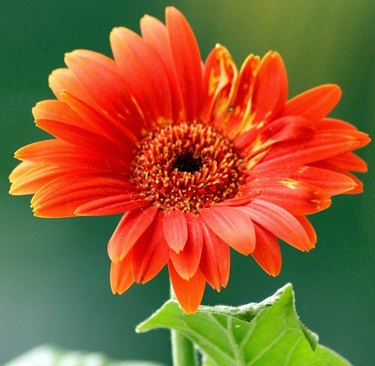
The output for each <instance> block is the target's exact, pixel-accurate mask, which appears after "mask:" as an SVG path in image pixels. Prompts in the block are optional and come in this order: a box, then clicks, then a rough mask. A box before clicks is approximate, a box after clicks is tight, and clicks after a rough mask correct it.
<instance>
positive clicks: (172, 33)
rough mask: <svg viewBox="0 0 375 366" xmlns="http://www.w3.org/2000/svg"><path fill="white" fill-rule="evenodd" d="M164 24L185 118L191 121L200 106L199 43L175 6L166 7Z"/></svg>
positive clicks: (197, 115) (198, 113) (200, 65)
mask: <svg viewBox="0 0 375 366" xmlns="http://www.w3.org/2000/svg"><path fill="white" fill-rule="evenodd" d="M166 25H167V31H168V37H169V42H170V48H171V52H172V58H173V63H174V68H175V70H176V75H177V80H178V84H179V89H180V90H181V94H182V98H183V102H184V109H185V113H184V114H185V116H186V120H187V121H194V120H196V119H197V118H198V117H199V116H200V110H201V87H202V61H201V56H200V51H199V47H198V44H197V41H196V39H195V36H194V33H193V31H192V29H191V28H190V25H189V23H188V22H187V20H186V19H185V17H184V16H183V15H182V13H181V12H180V11H178V10H177V9H176V8H174V7H171V6H169V7H167V8H166Z"/></svg>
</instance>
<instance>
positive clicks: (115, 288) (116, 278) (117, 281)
mask: <svg viewBox="0 0 375 366" xmlns="http://www.w3.org/2000/svg"><path fill="white" fill-rule="evenodd" d="M131 260H132V255H131V252H130V253H129V254H128V255H127V256H126V257H125V258H124V259H123V260H122V261H121V262H118V263H113V262H112V263H111V271H110V281H111V289H112V292H113V294H119V295H121V294H123V293H124V292H125V291H126V290H127V289H128V288H129V287H130V286H131V285H132V284H133V283H134V279H133V276H132V271H131Z"/></svg>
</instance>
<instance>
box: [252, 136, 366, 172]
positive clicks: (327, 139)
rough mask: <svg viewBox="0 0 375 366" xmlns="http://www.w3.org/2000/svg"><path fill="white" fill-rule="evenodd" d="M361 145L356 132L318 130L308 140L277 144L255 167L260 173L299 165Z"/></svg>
mask: <svg viewBox="0 0 375 366" xmlns="http://www.w3.org/2000/svg"><path fill="white" fill-rule="evenodd" d="M359 147H360V142H359V141H358V140H357V138H356V136H355V134H353V133H350V134H349V133H345V134H341V135H338V134H335V135H334V134H330V133H323V132H317V133H316V134H315V136H314V137H313V138H312V139H311V140H310V141H308V142H305V143H301V142H294V143H285V144H283V145H281V144H280V145H277V146H275V147H274V148H273V149H271V150H270V152H269V153H268V154H267V155H266V156H265V157H264V158H263V160H262V163H261V164H258V165H257V166H255V167H254V172H256V173H257V174H260V173H261V172H262V173H264V172H266V171H272V170H275V169H276V170H277V169H279V168H280V167H281V166H282V167H284V168H285V167H289V168H292V167H298V166H301V165H305V164H310V163H314V162H316V161H319V160H323V159H327V158H330V157H333V156H335V155H338V154H342V153H346V152H348V151H352V150H355V149H357V148H359Z"/></svg>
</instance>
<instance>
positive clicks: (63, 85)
mask: <svg viewBox="0 0 375 366" xmlns="http://www.w3.org/2000/svg"><path fill="white" fill-rule="evenodd" d="M48 84H49V87H50V88H51V89H52V91H53V94H55V96H56V98H57V99H58V101H59V100H60V99H61V93H62V92H67V93H69V94H73V95H74V96H75V97H76V98H78V99H80V100H82V101H83V102H85V103H87V104H89V105H95V101H94V100H93V99H92V98H91V97H90V95H88V94H87V92H86V91H85V90H84V89H83V87H82V85H81V84H80V83H79V81H78V80H77V78H76V77H75V76H74V74H73V72H72V71H71V70H69V69H63V68H61V69H56V70H53V71H52V73H51V75H50V76H49V78H48Z"/></svg>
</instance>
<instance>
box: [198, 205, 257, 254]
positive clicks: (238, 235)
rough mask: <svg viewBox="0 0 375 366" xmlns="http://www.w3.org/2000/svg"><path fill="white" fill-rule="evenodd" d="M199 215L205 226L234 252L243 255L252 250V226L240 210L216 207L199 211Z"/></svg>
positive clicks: (253, 241)
mask: <svg viewBox="0 0 375 366" xmlns="http://www.w3.org/2000/svg"><path fill="white" fill-rule="evenodd" d="M200 215H201V217H202V219H203V221H204V222H205V224H206V225H207V226H208V227H209V228H210V229H211V230H212V231H213V232H214V233H215V234H216V235H217V236H218V237H219V238H221V239H222V240H223V241H224V242H225V243H227V244H228V245H230V246H231V247H232V248H233V249H234V250H236V251H238V252H240V253H241V254H244V255H248V254H250V253H251V252H252V251H253V250H254V248H255V232H254V225H253V223H252V221H251V219H250V217H249V215H247V214H245V213H244V212H243V211H242V210H241V209H239V208H235V207H230V206H225V205H216V206H212V207H210V208H204V209H202V210H200Z"/></svg>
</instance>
